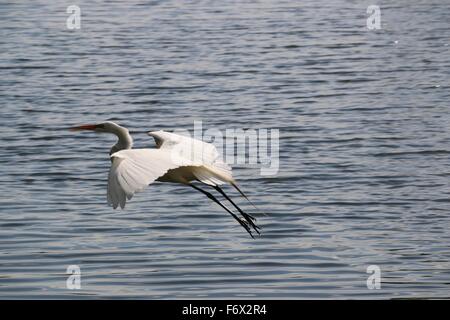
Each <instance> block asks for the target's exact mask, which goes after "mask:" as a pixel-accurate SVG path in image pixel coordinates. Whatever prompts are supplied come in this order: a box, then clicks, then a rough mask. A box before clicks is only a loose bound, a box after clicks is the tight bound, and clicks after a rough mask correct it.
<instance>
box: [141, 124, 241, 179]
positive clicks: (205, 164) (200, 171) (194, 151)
mask: <svg viewBox="0 0 450 320" xmlns="http://www.w3.org/2000/svg"><path fill="white" fill-rule="evenodd" d="M148 135H150V136H152V137H153V138H154V139H155V142H156V145H157V147H158V148H159V150H161V151H167V152H170V153H171V157H172V159H175V161H184V163H180V165H193V166H197V167H195V168H193V170H192V171H193V174H194V175H195V177H196V178H197V179H198V180H200V181H202V182H203V183H206V184H209V185H220V184H224V183H230V182H233V176H232V172H231V168H230V166H229V165H227V164H226V163H225V162H224V161H223V160H222V157H221V155H220V153H219V152H218V151H217V149H216V147H215V146H214V145H213V144H212V143H206V142H203V141H201V140H197V139H192V138H189V137H185V136H181V135H178V134H175V133H170V132H165V131H153V132H149V133H148Z"/></svg>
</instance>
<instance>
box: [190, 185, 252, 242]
mask: <svg viewBox="0 0 450 320" xmlns="http://www.w3.org/2000/svg"><path fill="white" fill-rule="evenodd" d="M189 185H190V186H191V187H192V188H194V189H195V190H198V191H200V192H201V193H203V194H205V195H206V196H207V197H208V198H209V199H211V200H212V201H214V202H215V203H217V204H218V205H219V206H221V207H222V208H223V209H225V210H226V211H227V212H228V213H229V214H231V216H232V217H233V218H234V219H235V220H236V221H237V222H239V224H240V225H241V226H242V227H243V228H244V229H245V230H246V231H247V232H248V234H249V235H250V236H251V237H252V238H254V237H253V234H252V231H251V230H250V228H249V227H248V225H247V223H246V222H245V221H242V220H241V219H239V217H238V216H236V215H235V214H234V213H233V212H231V211H230V210H229V209H228V208H227V207H225V206H224V205H223V204H222V203H220V201H219V200H217V199H216V197H214V196H213V195H212V194H211V193H209V192H208V191H205V190H203V189H201V188H199V187H197V186H195V185H193V184H189Z"/></svg>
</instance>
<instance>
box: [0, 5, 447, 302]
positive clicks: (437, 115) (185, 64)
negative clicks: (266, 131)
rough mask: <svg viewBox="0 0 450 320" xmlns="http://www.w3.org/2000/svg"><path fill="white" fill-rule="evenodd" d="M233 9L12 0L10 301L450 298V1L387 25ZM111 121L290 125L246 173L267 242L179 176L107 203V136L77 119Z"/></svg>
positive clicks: (323, 9) (356, 17)
mask: <svg viewBox="0 0 450 320" xmlns="http://www.w3.org/2000/svg"><path fill="white" fill-rule="evenodd" d="M225 3H226V4H224V3H223V2H220V1H183V2H181V1H135V0H134V1H123V2H118V1H115V2H111V1H105V2H102V1H77V3H76V4H78V5H79V6H80V7H81V11H82V12H81V14H82V21H81V29H80V30H67V29H66V18H67V16H68V14H67V13H66V7H67V5H69V4H70V3H68V2H67V1H49V0H48V1H43V0H40V1H33V2H25V1H23V2H22V1H19V2H2V3H1V4H0V35H1V37H0V49H1V50H0V70H1V78H0V83H1V92H0V110H1V111H0V114H1V117H0V128H1V129H0V130H1V139H0V154H1V157H0V163H1V166H0V177H1V178H0V179H1V184H0V194H1V196H0V297H2V298H83V297H94V298H97V297H102V298H106V297H121V298H123V297H127V298H248V297H250V298H397V297H402V298H408V297H427V298H429V297H449V296H450V294H449V292H450V291H449V290H450V263H449V259H450V250H449V240H450V231H449V227H450V212H449V211H450V201H449V187H450V183H449V181H450V177H449V176H450V159H449V156H450V147H449V143H450V129H449V121H450V114H449V105H448V103H449V87H450V83H449V79H450V77H449V71H450V59H449V57H450V54H449V43H450V28H449V23H448V16H449V14H450V4H449V2H448V1H445V0H439V1H419V0H415V1H406V0H403V1H395V4H392V3H391V2H390V1H378V2H377V4H379V5H380V6H381V14H382V29H381V30H374V31H369V30H367V28H366V18H367V14H366V9H367V6H368V5H369V4H372V3H370V2H366V1H338V0H331V1H309V0H308V1H226V2H225ZM107 119H109V120H114V121H117V122H119V123H120V124H122V125H125V126H127V127H128V128H130V130H131V131H132V132H133V133H134V138H135V142H136V143H135V145H136V146H137V147H151V146H153V145H154V142H153V141H151V140H150V138H149V137H148V136H146V135H145V133H144V132H145V131H147V130H159V129H163V130H171V129H176V128H185V129H192V126H193V122H194V120H202V121H203V126H204V129H207V128H213V127H215V128H219V129H222V130H225V129H226V128H278V129H280V135H281V137H280V171H279V173H278V175H276V176H270V177H263V176H261V175H260V174H259V169H258V168H255V167H249V166H246V165H238V166H234V172H235V176H236V178H237V179H238V181H239V182H240V184H241V186H242V188H243V189H244V190H246V191H247V193H248V194H249V195H250V197H251V198H252V199H253V200H254V202H256V203H257V204H258V205H259V206H260V207H261V208H262V209H263V210H264V211H266V212H268V213H269V216H268V217H265V216H261V215H258V218H259V223H260V224H261V225H262V227H263V234H262V236H261V237H260V238H257V239H255V240H252V239H251V238H250V237H249V236H248V235H247V234H246V233H245V231H243V230H242V228H241V227H240V226H238V225H237V224H236V223H235V221H233V219H232V218H231V217H230V216H229V215H228V214H226V213H225V212H223V211H222V210H221V209H220V208H219V207H217V206H216V205H214V204H210V203H209V202H208V199H206V198H205V197H204V196H203V195H201V194H200V193H198V194H197V193H194V192H193V191H191V190H190V189H189V190H188V189H187V188H185V187H182V186H176V185H170V184H169V185H167V184H155V185H152V186H151V187H149V188H148V190H147V191H146V192H145V193H141V194H139V195H137V196H135V198H133V200H132V201H130V202H129V204H128V205H127V208H126V210H124V211H120V210H116V211H114V210H113V209H112V208H110V207H108V206H107V204H106V197H105V193H106V175H107V171H108V168H109V159H108V152H109V148H110V147H111V146H112V144H113V143H114V141H115V139H114V137H112V136H107V135H95V134H91V133H73V132H69V131H67V130H65V129H66V128H67V127H69V126H72V125H75V124H82V123H89V122H99V121H103V120H107ZM227 190H229V191H230V193H231V194H232V195H234V196H237V195H236V194H235V193H234V192H232V191H231V190H230V189H227ZM240 203H241V204H242V206H243V207H244V208H246V209H248V210H249V211H250V212H254V210H252V207H251V206H248V205H246V204H245V202H240ZM73 264H75V265H79V266H80V268H81V273H82V280H81V281H82V288H81V290H68V289H66V279H67V275H66V268H67V266H69V265H73ZM372 264H375V265H378V266H379V267H380V268H381V273H382V274H381V276H382V288H381V289H380V290H368V289H367V286H366V279H367V277H368V276H369V275H368V274H367V273H366V268H367V266H368V265H372Z"/></svg>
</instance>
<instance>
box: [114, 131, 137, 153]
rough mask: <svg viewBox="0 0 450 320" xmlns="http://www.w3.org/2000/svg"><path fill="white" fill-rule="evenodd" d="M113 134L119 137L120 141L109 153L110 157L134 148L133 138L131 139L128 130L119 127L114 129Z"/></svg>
mask: <svg viewBox="0 0 450 320" xmlns="http://www.w3.org/2000/svg"><path fill="white" fill-rule="evenodd" d="M112 133H114V134H115V135H116V136H117V138H118V140H117V143H116V144H115V145H114V146H113V147H112V148H111V151H110V152H109V154H110V155H111V154H113V153H115V152H117V151H120V150H125V149H131V148H132V147H133V138H131V135H130V133H129V132H128V129H126V128H124V127H120V126H117V128H114V131H113V132H112Z"/></svg>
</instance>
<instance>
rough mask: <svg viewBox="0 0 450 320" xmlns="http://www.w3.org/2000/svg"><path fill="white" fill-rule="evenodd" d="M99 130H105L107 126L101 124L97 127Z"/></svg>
mask: <svg viewBox="0 0 450 320" xmlns="http://www.w3.org/2000/svg"><path fill="white" fill-rule="evenodd" d="M97 128H100V129H105V125H104V124H103V123H100V124H98V125H97Z"/></svg>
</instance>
